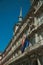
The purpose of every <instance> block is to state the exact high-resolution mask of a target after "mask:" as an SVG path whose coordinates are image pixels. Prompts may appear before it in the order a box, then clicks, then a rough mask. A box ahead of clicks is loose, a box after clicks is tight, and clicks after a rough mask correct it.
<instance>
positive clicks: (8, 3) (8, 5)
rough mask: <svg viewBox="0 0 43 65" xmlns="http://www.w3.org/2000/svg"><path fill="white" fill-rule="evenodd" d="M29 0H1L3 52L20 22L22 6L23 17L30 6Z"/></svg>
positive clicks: (0, 50) (0, 14)
mask: <svg viewBox="0 0 43 65" xmlns="http://www.w3.org/2000/svg"><path fill="white" fill-rule="evenodd" d="M30 5H31V4H30V1H29V0H0V52H3V51H4V50H5V48H6V46H7V45H8V43H9V41H10V39H11V38H12V36H13V26H14V24H15V23H17V22H18V16H19V13H20V7H22V10H23V17H24V16H25V15H26V13H27V12H28V10H29V8H30Z"/></svg>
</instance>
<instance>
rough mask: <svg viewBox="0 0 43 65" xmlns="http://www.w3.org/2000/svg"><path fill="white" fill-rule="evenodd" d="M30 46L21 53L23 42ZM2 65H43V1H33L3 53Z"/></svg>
mask: <svg viewBox="0 0 43 65" xmlns="http://www.w3.org/2000/svg"><path fill="white" fill-rule="evenodd" d="M24 36H25V37H27V38H28V40H29V42H30V45H29V46H27V47H26V48H25V49H24V52H23V53H22V52H21V46H22V40H24ZM0 65H43V0H37V1H36V0H33V1H32V6H31V8H30V11H29V12H28V13H27V15H26V17H25V18H24V19H23V18H22V9H21V11H20V16H19V22H18V23H17V24H16V25H15V26H14V35H13V38H12V39H11V41H10V42H9V45H8V46H7V48H6V49H5V51H4V52H3V53H2V59H1V60H0Z"/></svg>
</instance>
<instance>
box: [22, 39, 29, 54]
mask: <svg viewBox="0 0 43 65" xmlns="http://www.w3.org/2000/svg"><path fill="white" fill-rule="evenodd" d="M29 44H30V43H29V40H28V38H26V39H25V42H24V45H23V46H22V47H21V51H22V53H23V52H24V50H25V48H26V47H28V46H29Z"/></svg>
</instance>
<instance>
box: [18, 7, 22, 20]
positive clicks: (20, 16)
mask: <svg viewBox="0 0 43 65" xmlns="http://www.w3.org/2000/svg"><path fill="white" fill-rule="evenodd" d="M19 21H22V8H21V9H20V15H19Z"/></svg>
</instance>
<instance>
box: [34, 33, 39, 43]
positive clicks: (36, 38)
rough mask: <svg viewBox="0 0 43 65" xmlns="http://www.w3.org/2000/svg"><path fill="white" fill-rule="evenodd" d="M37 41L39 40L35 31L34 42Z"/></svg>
mask: <svg viewBox="0 0 43 65" xmlns="http://www.w3.org/2000/svg"><path fill="white" fill-rule="evenodd" d="M38 41H39V38H38V34H37V33H35V43H38Z"/></svg>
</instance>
